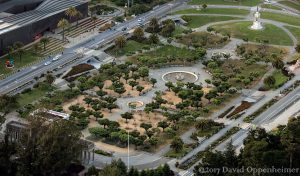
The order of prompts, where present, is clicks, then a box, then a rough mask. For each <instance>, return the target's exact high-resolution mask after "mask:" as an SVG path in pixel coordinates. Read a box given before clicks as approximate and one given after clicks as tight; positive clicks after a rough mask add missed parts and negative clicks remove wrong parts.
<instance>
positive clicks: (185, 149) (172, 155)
mask: <svg viewBox="0 0 300 176" xmlns="http://www.w3.org/2000/svg"><path fill="white" fill-rule="evenodd" d="M190 151H192V148H190V147H183V149H182V150H181V151H180V152H175V151H174V150H170V151H168V152H167V153H166V155H165V156H166V157H170V158H182V157H183V156H184V155H186V154H187V153H189V152H190Z"/></svg>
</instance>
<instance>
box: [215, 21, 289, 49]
mask: <svg viewBox="0 0 300 176" xmlns="http://www.w3.org/2000/svg"><path fill="white" fill-rule="evenodd" d="M251 25H252V22H236V23H227V24H220V25H214V26H212V27H213V28H214V30H215V31H217V32H219V33H221V34H223V35H227V34H230V35H231V36H232V37H235V38H239V39H248V40H249V41H252V42H258V41H263V40H267V41H268V42H269V43H270V44H274V45H286V46H291V45H293V42H292V40H291V39H290V37H289V36H288V34H286V33H285V32H284V31H283V30H282V29H280V28H278V27H276V26H275V25H272V24H264V27H265V28H264V30H262V31H254V30H251V29H250V28H249V27H250V26H251ZM278 39H280V40H278Z"/></svg>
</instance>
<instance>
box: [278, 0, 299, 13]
mask: <svg viewBox="0 0 300 176" xmlns="http://www.w3.org/2000/svg"><path fill="white" fill-rule="evenodd" d="M279 3H280V4H282V5H286V6H288V7H290V8H293V9H296V10H299V11H300V3H295V2H291V1H279Z"/></svg>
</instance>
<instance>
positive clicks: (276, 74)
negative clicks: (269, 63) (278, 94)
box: [273, 70, 288, 88]
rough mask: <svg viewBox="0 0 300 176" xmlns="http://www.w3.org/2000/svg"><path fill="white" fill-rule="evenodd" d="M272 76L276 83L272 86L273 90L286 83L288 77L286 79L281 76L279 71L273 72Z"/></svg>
mask: <svg viewBox="0 0 300 176" xmlns="http://www.w3.org/2000/svg"><path fill="white" fill-rule="evenodd" d="M273 76H274V78H275V80H276V83H275V85H274V86H273V88H278V87H281V86H282V85H283V84H284V83H285V82H287V81H288V77H286V76H285V75H283V74H282V72H281V71H280V70H276V71H275V72H273Z"/></svg>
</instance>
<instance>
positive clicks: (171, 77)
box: [162, 71, 198, 83]
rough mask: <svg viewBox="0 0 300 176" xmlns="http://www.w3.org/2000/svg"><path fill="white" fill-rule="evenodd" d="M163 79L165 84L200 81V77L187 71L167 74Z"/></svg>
mask: <svg viewBox="0 0 300 176" xmlns="http://www.w3.org/2000/svg"><path fill="white" fill-rule="evenodd" d="M162 79H163V80H164V81H165V82H168V81H170V82H172V83H176V82H178V81H180V82H184V83H188V82H190V83H194V82H196V81H197V80H198V76H197V75H196V74H195V73H192V72H187V71H172V72H168V73H165V74H164V75H163V76H162Z"/></svg>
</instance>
